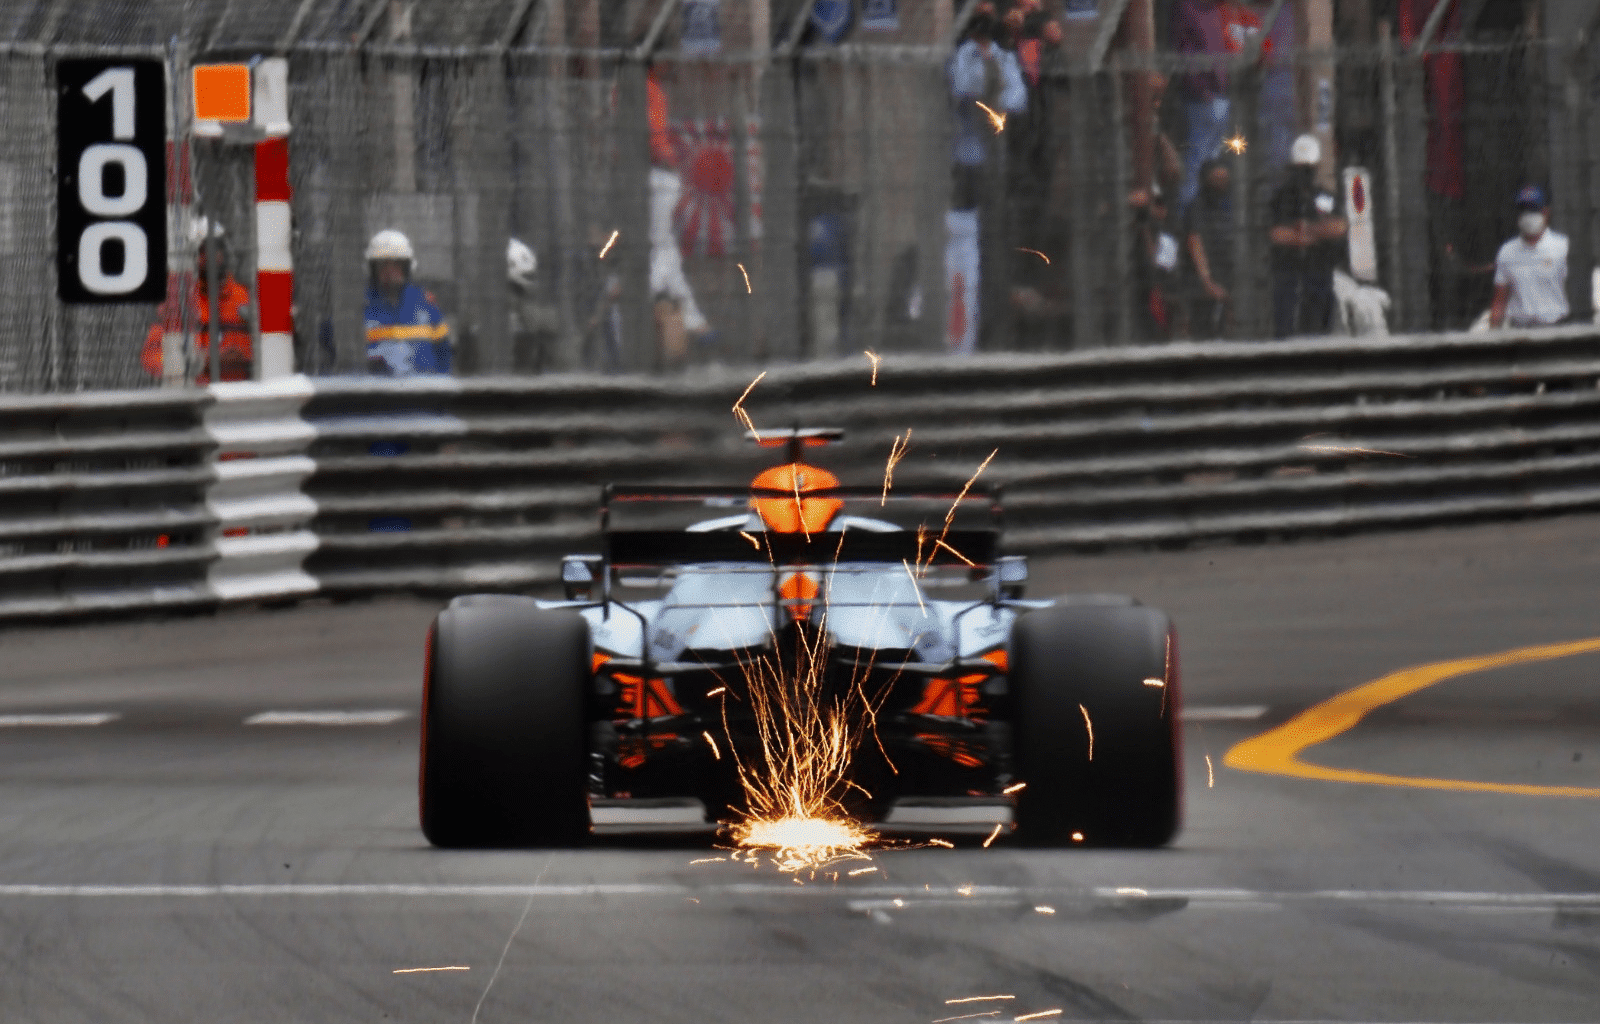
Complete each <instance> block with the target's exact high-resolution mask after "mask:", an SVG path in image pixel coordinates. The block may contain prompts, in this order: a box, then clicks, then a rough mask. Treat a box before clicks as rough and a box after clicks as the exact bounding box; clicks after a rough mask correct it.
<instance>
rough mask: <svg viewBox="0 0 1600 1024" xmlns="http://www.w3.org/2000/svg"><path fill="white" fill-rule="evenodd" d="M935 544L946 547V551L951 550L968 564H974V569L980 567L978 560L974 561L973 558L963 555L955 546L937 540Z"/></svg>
mask: <svg viewBox="0 0 1600 1024" xmlns="http://www.w3.org/2000/svg"><path fill="white" fill-rule="evenodd" d="M933 544H934V546H935V547H941V548H944V549H945V550H946V551H948V552H950V553H951V554H952V555H955V556H956V557H957V558H959V559H961V560H962V561H963V562H965V563H967V564H968V565H970V566H972V567H973V568H974V569H976V568H977V567H978V563H977V562H974V561H973V560H972V559H970V558H968V557H967V556H966V555H963V554H962V553H961V552H959V551H957V550H956V549H955V548H953V547H951V546H950V545H948V544H946V543H945V542H944V541H942V540H936V541H934V542H933Z"/></svg>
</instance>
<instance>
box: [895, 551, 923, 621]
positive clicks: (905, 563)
mask: <svg viewBox="0 0 1600 1024" xmlns="http://www.w3.org/2000/svg"><path fill="white" fill-rule="evenodd" d="M900 564H901V565H903V566H905V567H906V576H908V577H909V578H910V579H911V592H912V593H914V594H916V595H917V607H918V608H921V609H922V616H923V618H927V616H928V606H927V605H925V604H923V603H922V589H921V588H920V587H918V586H917V574H916V573H914V572H912V571H911V563H910V562H908V561H906V560H905V559H904V558H902V559H900Z"/></svg>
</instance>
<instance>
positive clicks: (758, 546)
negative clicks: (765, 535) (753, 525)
mask: <svg viewBox="0 0 1600 1024" xmlns="http://www.w3.org/2000/svg"><path fill="white" fill-rule="evenodd" d="M739 536H741V537H743V538H744V539H745V540H747V541H749V542H750V546H751V547H753V548H755V549H756V550H757V551H760V550H761V542H760V541H759V540H756V538H755V535H754V534H752V533H748V532H746V531H745V530H740V531H739Z"/></svg>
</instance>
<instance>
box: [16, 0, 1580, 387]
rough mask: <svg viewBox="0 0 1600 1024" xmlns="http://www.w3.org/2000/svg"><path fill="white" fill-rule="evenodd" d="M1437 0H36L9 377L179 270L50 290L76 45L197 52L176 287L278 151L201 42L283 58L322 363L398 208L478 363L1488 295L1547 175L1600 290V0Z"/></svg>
mask: <svg viewBox="0 0 1600 1024" xmlns="http://www.w3.org/2000/svg"><path fill="white" fill-rule="evenodd" d="M1447 3H1449V4H1450V6H1451V7H1452V8H1460V9H1458V10H1455V12H1454V13H1448V12H1447V13H1446V15H1444V16H1442V17H1441V18H1439V19H1427V18H1426V15H1427V14H1429V13H1431V11H1432V10H1433V5H1432V4H1430V3H1427V2H1425V0H1422V2H1416V3H1413V2H1412V0H1390V2H1387V3H1385V2H1382V0H1371V2H1367V3H1354V2H1345V3H1333V2H1331V0H1289V2H1287V3H1284V2H1281V0H1276V2H1262V3H1254V4H1234V5H1226V4H1224V5H1214V4H1209V3H1199V2H1195V3H1193V4H1192V6H1195V7H1197V8H1204V9H1206V10H1213V11H1214V10H1217V9H1219V8H1220V9H1225V10H1246V11H1253V12H1254V14H1253V16H1254V18H1255V27H1252V26H1250V25H1249V24H1247V22H1248V19H1245V21H1244V22H1241V23H1240V25H1238V26H1233V28H1234V29H1236V31H1233V32H1232V34H1231V35H1230V34H1229V31H1230V26H1228V25H1223V26H1222V29H1223V33H1222V35H1220V36H1217V37H1216V38H1214V39H1210V40H1209V41H1207V40H1206V39H1201V40H1200V43H1199V44H1196V42H1195V40H1194V39H1193V38H1191V37H1189V36H1186V35H1185V33H1184V29H1183V27H1182V26H1183V22H1184V19H1185V18H1186V17H1188V16H1189V14H1190V13H1191V12H1189V11H1188V10H1187V9H1188V8H1189V7H1190V6H1191V0H1170V2H1167V0H1142V2H1141V0H1132V2H1131V3H1130V2H1127V0H1101V2H1099V3H1098V4H1095V3H1083V2H1073V3H1066V4H1063V3H1061V2H1059V0H1051V2H1047V3H1043V4H1039V5H1030V4H1028V3H1025V2H1023V0H1001V2H999V3H997V4H996V5H995V6H996V7H997V8H998V9H997V10H996V11H995V12H994V14H995V17H994V19H993V20H992V21H989V20H986V19H987V14H988V12H987V11H986V10H984V9H982V8H981V7H980V5H979V4H976V3H965V2H963V3H956V2H953V0H932V2H929V3H926V4H922V3H916V4H914V3H910V2H906V0H901V2H899V3H894V2H887V3H885V2H860V3H856V4H843V5H837V4H834V5H828V4H819V3H815V2H814V0H805V2H800V0H787V2H785V0H751V2H749V3H743V2H741V3H734V2H732V0H722V2H720V3H719V2H717V0H615V2H613V0H459V2H452V3H444V2H434V0H417V2H407V3H401V2H396V0H296V2H291V3H282V4H254V5H249V4H242V3H237V2H224V0H212V2H207V3H202V2H198V0H191V2H187V3H178V2H171V3H165V4H162V3H138V4H134V3H118V2H111V0H101V2H100V3H92V4H82V3H79V4H73V5H69V4H67V3H65V2H57V0H41V2H39V3H36V4H33V5H32V6H31V7H29V9H28V10H26V11H22V10H17V11H11V12H8V13H7V14H5V15H4V16H3V17H4V19H9V20H4V21H0V32H5V31H9V33H10V35H11V40H12V41H11V42H10V43H9V44H5V43H0V124H3V125H4V127H5V130H4V131H3V132H0V390H8V391H52V390H76V389H85V388H109V387H137V386H144V385H152V386H153V385H157V384H159V383H161V379H160V378H158V377H156V376H154V375H152V374H151V373H150V372H149V371H148V370H147V368H146V366H145V365H143V364H142V363H141V347H142V346H143V345H144V343H145V339H146V334H147V331H148V329H149V328H150V326H151V325H152V324H154V323H156V322H157V320H158V314H157V310H156V309H155V307H154V306H146V305H122V306H99V307H70V306H64V305H62V304H61V303H59V302H58V301H57V300H56V298H55V295H56V286H55V278H54V275H55V261H54V251H55V239H54V214H53V206H54V201H55V198H54V197H55V182H54V177H53V153H54V133H55V128H56V126H55V124H54V118H55V106H54V103H53V102H52V88H53V82H54V73H53V68H54V64H55V62H56V61H57V60H59V59H61V58H63V57H67V56H72V55H76V54H81V53H85V52H90V51H92V52H100V53H107V54H111V53H135V54H138V55H144V56H159V57H161V58H162V59H163V60H164V61H166V63H167V66H168V72H169V79H170V82H171V83H175V85H174V86H173V89H172V92H173V95H172V109H173V113H172V116H171V117H170V118H169V130H171V131H172V133H173V142H172V146H173V154H174V155H173V157H172V159H171V160H169V164H170V168H169V169H170V171H171V173H170V174H169V179H170V180H169V198H170V201H171V204H172V207H173V216H172V218H171V220H172V223H173V230H172V231H171V232H169V234H170V236H171V237H172V239H173V246H174V248H173V252H172V255H171V258H170V261H169V263H170V265H169V270H170V271H171V273H172V274H173V275H174V282H175V283H174V284H173V286H172V288H173V293H174V294H176V293H177V292H179V291H182V288H183V287H184V285H183V283H182V282H183V279H184V275H185V274H188V273H191V272H192V271H191V269H190V268H191V267H192V264H193V258H194V257H193V253H192V252H190V251H188V250H186V249H185V248H184V245H185V239H187V238H188V237H189V236H190V232H189V231H188V226H189V225H190V223H191V222H192V221H193V220H194V219H195V218H196V217H197V216H199V215H204V216H206V217H208V218H210V219H211V220H213V221H215V222H220V223H221V224H223V225H224V227H225V228H226V230H227V232H228V235H227V237H228V239H229V250H230V256H231V269H232V272H233V273H234V275H235V276H236V277H238V279H239V280H240V281H241V282H242V283H243V284H245V285H246V287H250V288H252V289H253V282H254V280H255V276H254V275H255V269H256V267H255V260H256V250H257V239H256V238H255V224H256V221H255V216H256V215H255V211H254V181H253V178H252V174H253V164H252V154H251V151H250V149H249V147H246V146H240V145H237V144H234V143H231V142H228V141H223V140H218V139H210V138H203V137H195V136H194V135H192V134H191V132H190V131H189V126H190V123H191V122H190V121H189V119H188V114H187V110H188V108H187V106H186V104H187V102H188V99H187V96H186V87H185V85H184V83H185V82H186V80H187V79H186V75H187V70H188V68H189V67H190V66H192V65H193V64H196V63H203V62H207V61H222V60H245V61H250V60H253V59H254V58H255V57H258V56H262V55H266V56H270V55H274V54H281V55H284V56H286V57H287V60H288V83H289V100H288V105H289V120H290V123H291V126H292V127H291V130H290V134H289V167H290V173H289V177H290V184H291V186H292V188H293V199H292V204H291V205H292V211H293V244H292V254H293V261H294V274H295V277H294V358H295V366H296V368H298V369H301V370H304V371H306V372H309V373H313V374H328V373H361V372H367V370H368V350H367V344H368V338H367V334H366V331H367V327H366V323H365V321H366V316H365V309H366V305H367V302H368V289H369V284H370V283H371V282H370V281H369V267H368V263H367V261H366V259H365V257H364V251H365V247H366V245H367V242H368V240H369V239H370V238H371V236H372V235H373V234H374V233H376V232H377V231H379V230H381V229H385V228H395V229H399V230H401V231H403V232H404V233H405V234H406V235H407V236H408V238H409V239H410V242H411V243H412V246H413V248H414V250H415V255H416V259H415V267H414V271H413V274H414V279H415V280H416V282H417V283H419V284H420V285H422V286H423V287H424V288H426V289H427V290H428V291H429V292H430V293H431V294H432V296H433V298H434V300H435V301H436V303H437V305H438V306H439V307H440V308H441V309H442V310H443V312H444V314H445V316H446V318H447V322H448V324H449V330H450V334H451V337H452V343H453V349H454V357H455V358H454V367H453V372H455V373H457V374H482V373H505V372H521V373H540V372H548V371H560V370H594V371H605V372H617V371H643V372H675V371H679V370H682V369H685V368H694V367H699V366H705V365H708V364H712V363H720V364H723V365H750V366H756V365H761V364H765V363H769V362H772V361H786V360H797V359H819V358H828V357H832V356H840V355H847V354H851V353H856V352H860V351H862V350H866V349H871V350H874V351H876V352H880V353H888V352H897V351H903V352H912V351H915V352H924V353H928V352H962V351H1032V352H1045V351H1061V350H1068V349H1079V348H1087V347H1095V346H1101V345H1115V344H1135V343H1157V342H1162V341H1167V340H1172V339H1179V338H1208V337H1234V338H1270V337H1272V336H1274V335H1275V334H1284V333H1319V332H1324V331H1334V330H1347V331H1351V332H1363V331H1366V332H1370V331H1372V330H1376V329H1387V330H1394V331H1414V330H1438V329H1456V328H1465V327H1467V326H1468V325H1469V324H1471V323H1472V322H1473V321H1475V320H1477V319H1479V317H1480V315H1481V314H1482V313H1483V312H1484V311H1485V310H1486V309H1488V308H1489V306H1490V302H1491V299H1492V292H1493V265H1494V262H1495V256H1496V252H1497V251H1498V249H1499V247H1500V245H1501V244H1502V243H1503V242H1505V240H1506V239H1508V238H1511V237H1513V235H1514V234H1515V233H1516V217H1517V209H1516V204H1515V202H1514V198H1513V197H1514V196H1515V194H1516V192H1517V190H1518V189H1519V188H1520V187H1521V186H1523V185H1525V184H1536V185H1539V186H1540V187H1541V188H1543V189H1545V190H1546V192H1547V194H1548V196H1549V204H1550V206H1551V208H1552V212H1553V218H1552V223H1553V225H1554V227H1555V228H1556V229H1557V230H1559V231H1561V232H1564V233H1565V234H1566V235H1567V236H1568V237H1569V238H1570V244H1571V247H1570V253H1569V256H1568V263H1569V267H1570V273H1569V282H1568V296H1569V299H1570V305H1571V315H1572V316H1573V317H1574V318H1584V319H1586V318H1588V317H1590V316H1592V314H1593V310H1592V302H1591V293H1590V271H1591V267H1592V265H1593V254H1594V251H1595V237H1594V236H1595V231H1596V228H1597V227H1600V225H1597V224H1596V218H1595V207H1596V201H1597V200H1596V192H1595V189H1596V184H1597V183H1596V182H1595V180H1594V178H1595V176H1594V174H1593V173H1592V167H1593V164H1594V158H1595V149H1596V146H1597V144H1600V142H1597V139H1596V135H1597V133H1596V132H1595V131H1593V129H1592V126H1593V115H1592V113H1591V111H1592V109H1593V107H1594V101H1595V98H1596V95H1597V89H1596V86H1597V78H1596V65H1595V61H1594V54H1593V50H1594V46H1593V43H1592V36H1593V34H1594V33H1593V31H1592V29H1593V17H1594V12H1593V11H1592V10H1590V9H1589V8H1592V7H1594V6H1596V5H1593V4H1588V3H1567V4H1562V3H1544V4H1538V3H1529V4H1515V5H1496V4H1488V5H1485V4H1481V3H1471V2H1467V3H1456V2H1454V0H1447ZM1034 7H1037V10H1035V9H1034ZM1512 7H1515V8H1516V9H1517V15H1516V17H1507V16H1506V15H1505V12H1504V11H1500V10H1498V8H1512ZM1413 8H1414V10H1413ZM834 9H837V10H840V11H843V12H845V14H846V15H847V16H846V17H845V19H844V20H843V21H842V22H837V23H836V22H834V21H830V20H829V18H830V15H829V13H828V12H829V11H830V10H834ZM1461 9H1464V10H1461ZM1013 10H1015V11H1018V12H1021V13H1020V14H1019V15H1018V17H1016V18H1014V19H1012V18H1008V15H1010V14H1011V13H1012V12H1013ZM69 11H70V16H69V15H68V12H69ZM1085 12H1087V13H1088V15H1090V17H1087V18H1075V17H1074V15H1077V14H1084V13H1085ZM1319 12H1320V13H1319ZM1358 15H1359V17H1358ZM1140 18H1143V19H1144V21H1143V22H1142V24H1143V25H1144V26H1145V30H1144V31H1143V32H1142V33H1141V30H1140V28H1139V24H1141V23H1139V21H1138V19H1140ZM1319 18H1320V19H1321V20H1320V21H1319V20H1318V19H1319ZM1362 18H1364V19H1365V21H1362V20H1361V19H1362ZM1541 19H1542V20H1541ZM1358 22H1359V23H1358ZM1391 22H1392V23H1393V24H1392V27H1391ZM1263 23H1265V24H1263ZM1425 23H1426V24H1425ZM1052 26H1053V27H1052ZM990 37H992V39H993V42H992V43H991V42H990V41H989V40H990ZM1347 37H1348V38H1347ZM1336 40H1337V44H1336V45H1335V41H1336ZM991 45H992V46H993V47H994V49H990V47H991ZM1305 134H1309V135H1310V136H1312V137H1313V138H1314V139H1316V141H1317V147H1316V148H1317V149H1318V150H1319V152H1318V153H1316V154H1313V155H1311V156H1310V158H1309V166H1310V167H1311V168H1312V170H1311V171H1309V172H1296V171H1294V170H1293V168H1292V157H1293V155H1294V154H1293V153H1292V150H1293V148H1294V146H1295V141H1296V139H1297V138H1298V137H1299V136H1301V135H1305ZM1306 155H1307V154H1305V153H1304V152H1302V154H1301V156H1302V157H1305V156H1306ZM1297 173H1302V174H1306V175H1308V176H1309V178H1310V181H1302V182H1296V181H1295V180H1294V179H1295V176H1296V174H1297ZM1323 192H1326V193H1327V194H1328V195H1327V196H1326V197H1324V196H1323V195H1322V194H1321V193H1323ZM1330 201H1331V203H1332V206H1331V208H1327V205H1328V203H1329V202H1330ZM1319 202H1320V204H1321V205H1320V206H1319V205H1318V204H1319ZM1341 222H1342V223H1343V224H1344V225H1345V228H1346V230H1345V231H1344V232H1343V233H1341V232H1340V231H1339V229H1338V224H1339V223H1341ZM1330 225H1331V226H1330ZM1279 229H1282V230H1279ZM1323 230H1325V232H1326V233H1325V235H1317V237H1316V238H1314V239H1310V243H1311V244H1294V245H1290V244H1286V243H1285V241H1284V239H1288V238H1293V237H1298V238H1299V242H1306V241H1307V240H1308V238H1309V236H1308V235H1307V234H1306V233H1307V232H1309V233H1311V234H1313V235H1314V234H1316V233H1317V232H1318V231H1323ZM1295 232H1299V233H1300V234H1299V236H1296V235H1295ZM512 239H516V240H518V241H520V242H522V243H524V244H525V245H526V246H527V247H528V250H529V251H530V252H531V254H532V256H533V261H532V262H533V263H536V268H534V267H531V266H530V265H529V264H527V263H525V264H524V265H523V266H522V267H521V269H520V270H519V271H518V273H517V275H516V280H514V281H513V280H509V279H508V268H507V247H508V244H509V243H510V241H511V240H512ZM1308 268H1310V269H1309V270H1308ZM1335 269H1336V270H1337V271H1338V273H1337V274H1334V273H1332V271H1334V270H1335ZM1312 279H1315V280H1312ZM1308 281H1311V282H1312V283H1311V284H1307V282H1308ZM1324 288H1325V289H1326V291H1327V292H1328V293H1329V294H1326V295H1324V294H1323V289H1324ZM1286 318H1287V319H1286ZM256 326H258V325H256ZM191 355H192V353H191ZM190 362H191V364H194V365H190V366H189V367H187V371H186V373H185V374H182V375H173V374H170V373H169V374H168V375H167V382H168V383H182V382H183V381H184V380H188V381H193V380H194V379H195V377H196V375H197V374H198V373H199V372H200V367H199V366H198V364H197V363H196V361H195V360H194V359H192V358H191V360H190Z"/></svg>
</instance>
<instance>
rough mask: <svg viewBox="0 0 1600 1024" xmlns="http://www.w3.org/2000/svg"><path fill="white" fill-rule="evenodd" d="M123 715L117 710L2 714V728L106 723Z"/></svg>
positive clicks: (58, 726) (0, 727) (0, 720)
mask: <svg viewBox="0 0 1600 1024" xmlns="http://www.w3.org/2000/svg"><path fill="white" fill-rule="evenodd" d="M121 717H122V715H121V713H119V712H116V711H88V712H62V713H55V714H37V715H0V729H30V728H52V727H54V728H66V727H72V726H90V725H105V724H106V723H107V722H114V721H116V720H117V719H119V718H121Z"/></svg>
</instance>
